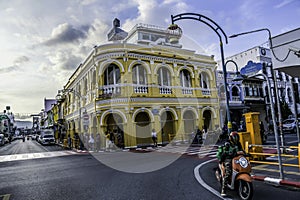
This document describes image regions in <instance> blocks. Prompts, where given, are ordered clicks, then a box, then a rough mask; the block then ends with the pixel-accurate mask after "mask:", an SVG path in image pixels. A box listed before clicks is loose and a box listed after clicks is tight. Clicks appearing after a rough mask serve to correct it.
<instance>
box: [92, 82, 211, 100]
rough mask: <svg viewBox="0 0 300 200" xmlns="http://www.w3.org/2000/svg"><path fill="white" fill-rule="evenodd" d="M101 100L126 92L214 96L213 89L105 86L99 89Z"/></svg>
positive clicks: (128, 85)
mask: <svg viewBox="0 0 300 200" xmlns="http://www.w3.org/2000/svg"><path fill="white" fill-rule="evenodd" d="M98 90H99V98H111V97H112V96H116V95H117V96H120V95H122V94H123V93H124V92H126V93H127V92H129V93H128V94H130V93H133V94H137V95H138V94H144V95H147V94H149V93H150V92H151V94H152V95H155V94H156V95H157V94H160V95H174V94H176V95H177V96H179V97H180V96H181V95H197V96H199V95H200V96H201V95H202V96H212V90H211V89H203V88H191V87H181V86H158V85H138V84H118V85H105V86H101V87H99V88H98ZM124 95H125V94H124Z"/></svg>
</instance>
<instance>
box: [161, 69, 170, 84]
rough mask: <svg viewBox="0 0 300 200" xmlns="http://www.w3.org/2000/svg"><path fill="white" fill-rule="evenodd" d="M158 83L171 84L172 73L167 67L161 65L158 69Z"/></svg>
mask: <svg viewBox="0 0 300 200" xmlns="http://www.w3.org/2000/svg"><path fill="white" fill-rule="evenodd" d="M158 84H159V85H160V86H171V75H170V72H169V70H168V69H167V68H165V67H161V68H159V70H158Z"/></svg>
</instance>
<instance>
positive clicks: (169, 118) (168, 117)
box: [160, 111, 176, 143]
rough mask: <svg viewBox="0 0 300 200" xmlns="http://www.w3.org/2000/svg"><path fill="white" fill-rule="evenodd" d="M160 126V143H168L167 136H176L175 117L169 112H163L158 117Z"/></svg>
mask: <svg viewBox="0 0 300 200" xmlns="http://www.w3.org/2000/svg"><path fill="white" fill-rule="evenodd" d="M160 125H161V130H160V131H161V136H162V137H161V138H162V143H164V142H167V141H168V142H170V138H169V134H172V135H174V134H176V130H175V117H174V115H173V113H172V112H171V111H164V112H163V113H162V114H161V115H160Z"/></svg>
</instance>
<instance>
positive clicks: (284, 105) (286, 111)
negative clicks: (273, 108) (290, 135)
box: [280, 101, 293, 119]
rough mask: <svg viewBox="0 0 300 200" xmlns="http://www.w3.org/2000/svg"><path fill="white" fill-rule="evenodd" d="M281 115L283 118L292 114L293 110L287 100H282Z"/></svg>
mask: <svg viewBox="0 0 300 200" xmlns="http://www.w3.org/2000/svg"><path fill="white" fill-rule="evenodd" d="M280 108H281V115H282V119H287V118H288V117H289V116H290V115H292V114H293V113H292V111H291V109H290V108H289V105H288V104H287V103H286V102H285V101H280Z"/></svg>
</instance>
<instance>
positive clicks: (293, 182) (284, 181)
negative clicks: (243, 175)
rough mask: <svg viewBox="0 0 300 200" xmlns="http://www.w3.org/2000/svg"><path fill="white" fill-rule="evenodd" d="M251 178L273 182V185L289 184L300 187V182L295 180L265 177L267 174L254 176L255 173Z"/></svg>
mask: <svg viewBox="0 0 300 200" xmlns="http://www.w3.org/2000/svg"><path fill="white" fill-rule="evenodd" d="M252 179H253V180H257V181H264V182H266V183H270V184H275V185H282V186H291V187H296V188H300V182H297V181H291V180H282V179H279V178H271V177H267V176H256V175H252Z"/></svg>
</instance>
